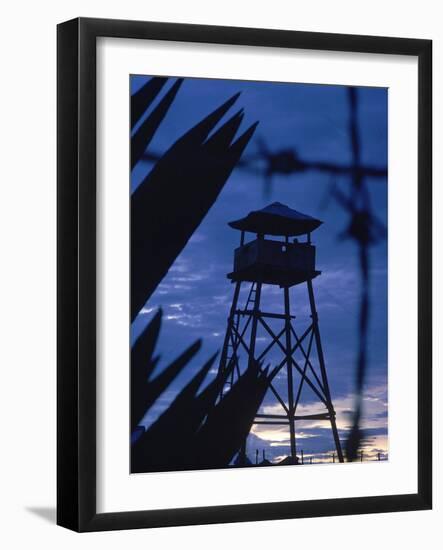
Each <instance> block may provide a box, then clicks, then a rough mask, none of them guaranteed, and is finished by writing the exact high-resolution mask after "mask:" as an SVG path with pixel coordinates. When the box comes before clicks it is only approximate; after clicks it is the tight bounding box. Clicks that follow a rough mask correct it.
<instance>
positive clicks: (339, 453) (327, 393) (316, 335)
mask: <svg viewBox="0 0 443 550" xmlns="http://www.w3.org/2000/svg"><path fill="white" fill-rule="evenodd" d="M307 285H308V294H309V303H310V306H311V317H312V325H313V331H314V338H315V345H316V347H317V353H318V362H319V363H320V372H321V378H322V383H323V388H324V391H325V397H326V401H327V405H328V412H329V417H330V422H331V429H332V435H333V437H334V442H335V448H336V449H337V456H338V460H339V462H344V460H343V452H342V449H341V443H340V438H339V436H338V430H337V423H336V421H335V411H334V407H333V405H332V400H331V392H330V390H329V382H328V377H327V374H326V367H325V358H324V355H323V348H322V345H321V338H320V329H319V326H318V315H317V309H316V307H315V299H314V289H313V287H312V279H308V281H307Z"/></svg>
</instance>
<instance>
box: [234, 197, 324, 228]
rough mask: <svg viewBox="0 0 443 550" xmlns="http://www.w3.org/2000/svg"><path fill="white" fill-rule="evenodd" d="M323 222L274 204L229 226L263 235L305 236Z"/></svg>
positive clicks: (282, 205)
mask: <svg viewBox="0 0 443 550" xmlns="http://www.w3.org/2000/svg"><path fill="white" fill-rule="evenodd" d="M322 223H323V222H322V221H320V220H318V219H316V218H313V217H312V216H308V215H307V214H302V213H301V212H297V210H293V209H292V208H289V206H286V205H285V204H282V203H281V202H273V203H272V204H270V205H268V206H266V207H265V208H262V209H261V210H253V211H252V212H249V214H248V215H247V216H246V217H245V218H242V219H240V220H236V221H233V222H229V225H230V226H231V227H233V228H234V229H239V230H240V231H249V232H251V233H261V234H263V235H285V236H290V235H303V234H305V233H310V232H311V231H314V229H317V227H319V226H320V225H321V224H322Z"/></svg>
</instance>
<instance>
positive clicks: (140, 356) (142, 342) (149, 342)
mask: <svg viewBox="0 0 443 550" xmlns="http://www.w3.org/2000/svg"><path fill="white" fill-rule="evenodd" d="M161 317H162V312H161V310H159V311H158V312H157V313H156V315H155V316H154V318H153V319H152V321H151V322H150V323H149V324H148V326H147V327H146V329H145V330H144V331H143V332H142V334H141V335H140V336H139V338H138V339H137V341H136V343H135V345H134V347H133V349H132V352H131V430H132V431H134V430H135V429H136V428H137V426H138V424H139V422H140V421H141V419H142V418H143V416H144V415H145V413H146V411H147V410H148V409H149V408H150V407H151V406H152V405H153V404H154V402H155V401H156V400H157V399H158V397H160V395H161V394H162V393H163V392H164V391H165V390H166V388H167V387H168V386H169V385H170V384H171V383H172V382H173V381H174V380H175V378H176V377H177V376H178V375H179V374H180V372H181V371H182V370H183V369H184V368H185V367H186V366H187V365H188V363H189V361H190V360H191V359H192V358H193V357H194V355H195V354H196V353H197V352H198V351H199V349H200V347H201V340H197V341H195V342H194V343H193V344H192V345H191V346H189V347H188V348H187V349H186V350H185V351H184V352H183V353H182V354H181V355H180V356H179V357H177V359H176V360H175V361H173V362H172V363H171V364H170V365H169V366H168V367H166V368H165V369H163V371H162V372H161V373H160V374H159V375H158V376H157V377H156V378H154V379H153V380H149V381H148V378H149V377H150V376H151V374H152V371H153V370H154V368H155V366H156V364H157V362H158V357H156V358H154V357H153V353H154V349H155V346H156V343H157V340H158V335H159V332H160V326H161Z"/></svg>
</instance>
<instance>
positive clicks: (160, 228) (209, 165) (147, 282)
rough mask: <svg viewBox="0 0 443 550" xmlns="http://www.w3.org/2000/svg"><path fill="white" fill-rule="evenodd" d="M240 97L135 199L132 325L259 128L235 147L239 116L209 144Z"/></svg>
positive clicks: (157, 169)
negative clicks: (221, 121) (217, 126)
mask: <svg viewBox="0 0 443 550" xmlns="http://www.w3.org/2000/svg"><path fill="white" fill-rule="evenodd" d="M238 96H239V94H236V95H235V96H233V97H232V98H231V99H229V100H228V101H227V102H226V103H224V104H223V105H221V106H220V107H219V108H218V109H216V110H215V111H213V112H212V113H211V114H210V115H208V116H207V117H206V118H204V119H203V120H202V121H201V122H200V123H198V124H197V125H196V126H194V127H193V128H192V129H191V130H189V131H188V132H187V133H186V134H184V135H183V136H182V137H181V138H179V139H178V140H177V141H176V142H175V143H174V144H173V145H172V147H171V148H170V149H169V150H168V151H166V153H165V154H164V155H163V156H162V157H161V158H160V159H159V160H158V162H157V163H156V164H155V166H154V167H153V169H152V170H151V172H150V173H149V174H148V175H147V176H146V178H145V179H144V180H143V181H142V182H141V184H140V185H139V187H138V188H137V189H136V190H135V192H134V193H133V195H132V200H131V317H132V319H134V318H135V317H136V316H137V314H138V312H139V311H140V309H141V308H142V307H143V305H144V304H145V303H146V301H147V300H148V298H149V297H150V296H151V294H152V292H153V291H154V290H155V288H156V287H157V285H158V283H159V282H160V281H161V280H162V278H163V277H164V276H165V275H166V273H167V271H168V269H169V268H170V266H171V265H172V263H173V262H174V260H175V259H176V257H177V256H178V255H179V254H180V252H181V251H182V249H183V248H184V246H185V245H186V243H187V242H188V240H189V238H190V237H191V236H192V234H193V233H194V231H195V230H196V228H197V227H198V225H199V224H200V223H201V221H202V220H203V218H204V217H205V215H206V214H207V212H208V210H209V209H210V208H211V206H212V205H213V204H214V202H215V200H216V199H217V197H218V195H219V193H220V191H221V190H222V188H223V186H224V184H225V183H226V181H227V179H228V177H229V175H230V174H231V172H232V170H233V169H234V167H235V166H236V164H237V162H238V161H239V159H240V157H241V155H242V153H243V151H244V149H245V147H246V145H247V144H248V142H249V140H250V139H251V137H252V135H253V133H254V131H255V128H256V126H257V123H255V124H254V125H252V126H251V127H250V128H249V129H247V130H246V131H245V132H244V133H243V134H242V135H241V136H240V137H239V138H237V140H236V141H234V142H233V141H232V140H233V139H234V136H235V134H236V132H237V130H238V128H239V126H240V124H241V121H242V119H243V112H242V111H239V112H238V113H237V114H236V115H234V116H233V117H232V118H231V119H230V120H228V121H227V122H226V123H225V124H223V125H222V126H221V127H220V128H219V129H218V130H217V131H216V132H214V133H213V134H212V135H211V137H210V138H209V139H208V136H209V134H210V132H211V131H212V130H213V129H214V128H215V126H216V125H217V124H218V123H219V122H220V120H221V119H222V117H223V116H224V115H225V114H226V113H227V112H228V110H229V109H230V108H231V107H232V105H233V104H234V103H235V101H236V100H237V98H238ZM166 110H167V109H166ZM166 110H165V111H163V112H162V115H161V116H160V115H159V118H161V117H162V116H164V115H165V114H166ZM158 124H159V120H157V125H158ZM140 149H141V146H140ZM171 197H173V198H174V200H171ZM152 258H155V262H152Z"/></svg>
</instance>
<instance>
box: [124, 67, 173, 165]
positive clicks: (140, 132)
mask: <svg viewBox="0 0 443 550" xmlns="http://www.w3.org/2000/svg"><path fill="white" fill-rule="evenodd" d="M182 83H183V79H182V78H179V79H178V80H177V81H176V82H175V83H174V85H173V86H172V88H171V89H170V90H169V91H168V93H167V94H166V95H165V96H164V97H163V99H162V100H161V101H160V103H159V104H158V105H157V107H156V108H155V109H154V110H153V111H152V113H151V114H150V115H149V116H147V117H146V119H145V120H144V121H143V122H142V124H141V125H140V127H139V128H138V129H137V131H136V132H135V133H134V135H133V136H132V139H131V166H132V168H134V166H135V165H136V164H137V162H138V161H139V160H140V159H141V158H142V157H143V154H144V152H145V151H146V149H147V148H148V147H149V144H150V143H151V140H152V138H153V137H154V135H155V132H156V131H157V130H158V128H159V126H160V124H161V123H162V121H163V119H164V118H165V117H166V114H167V112H168V110H169V108H170V107H171V105H172V103H173V101H174V99H175V96H176V95H177V92H178V90H179V89H180V86H181V85H182Z"/></svg>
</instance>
